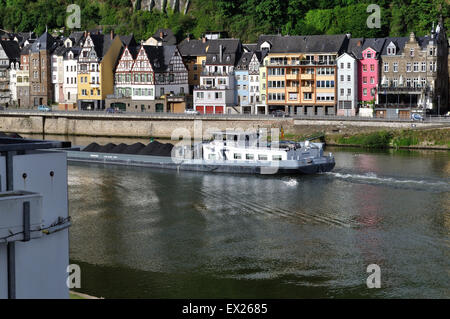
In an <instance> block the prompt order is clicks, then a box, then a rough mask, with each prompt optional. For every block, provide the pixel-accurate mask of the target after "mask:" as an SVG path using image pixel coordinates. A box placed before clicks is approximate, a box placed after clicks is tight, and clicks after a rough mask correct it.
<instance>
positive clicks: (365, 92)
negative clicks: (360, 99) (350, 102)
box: [363, 88, 367, 96]
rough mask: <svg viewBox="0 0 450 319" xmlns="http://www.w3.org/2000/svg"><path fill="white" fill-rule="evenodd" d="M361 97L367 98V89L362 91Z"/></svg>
mask: <svg viewBox="0 0 450 319" xmlns="http://www.w3.org/2000/svg"><path fill="white" fill-rule="evenodd" d="M363 95H364V96H367V89H366V88H364V89H363Z"/></svg>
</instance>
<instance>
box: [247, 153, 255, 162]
mask: <svg viewBox="0 0 450 319" xmlns="http://www.w3.org/2000/svg"><path fill="white" fill-rule="evenodd" d="M245 158H246V159H247V160H248V161H253V160H254V159H255V155H253V154H247V155H246V156H245Z"/></svg>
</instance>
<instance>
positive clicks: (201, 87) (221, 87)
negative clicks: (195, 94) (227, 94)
mask: <svg viewBox="0 0 450 319" xmlns="http://www.w3.org/2000/svg"><path fill="white" fill-rule="evenodd" d="M194 90H199V91H201V90H208V91H210V90H211V91H225V90H231V88H230V87H229V86H228V85H219V86H205V85H197V86H195V87H194Z"/></svg>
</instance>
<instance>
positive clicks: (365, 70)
mask: <svg viewBox="0 0 450 319" xmlns="http://www.w3.org/2000/svg"><path fill="white" fill-rule="evenodd" d="M363 72H367V65H366V64H364V65H363Z"/></svg>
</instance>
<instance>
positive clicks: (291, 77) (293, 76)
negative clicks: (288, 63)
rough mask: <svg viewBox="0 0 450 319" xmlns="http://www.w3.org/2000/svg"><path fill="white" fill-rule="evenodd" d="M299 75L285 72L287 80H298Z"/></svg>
mask: <svg viewBox="0 0 450 319" xmlns="http://www.w3.org/2000/svg"><path fill="white" fill-rule="evenodd" d="M298 77H299V75H298V74H286V79H287V80H298Z"/></svg>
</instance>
